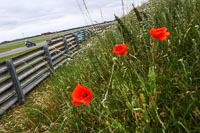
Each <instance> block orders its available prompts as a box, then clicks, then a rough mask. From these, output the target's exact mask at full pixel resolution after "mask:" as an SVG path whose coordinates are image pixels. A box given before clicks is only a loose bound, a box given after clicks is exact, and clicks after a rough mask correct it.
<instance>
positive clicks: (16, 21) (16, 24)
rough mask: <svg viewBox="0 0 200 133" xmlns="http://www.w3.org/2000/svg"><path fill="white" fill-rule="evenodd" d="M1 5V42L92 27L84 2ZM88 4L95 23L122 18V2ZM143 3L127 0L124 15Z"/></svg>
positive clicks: (22, 0) (11, 1)
mask: <svg viewBox="0 0 200 133" xmlns="http://www.w3.org/2000/svg"><path fill="white" fill-rule="evenodd" d="M0 1H1V4H0V18H1V19H0V42H2V41H8V40H13V39H17V38H23V37H27V36H32V35H38V34H41V33H44V32H54V31H59V30H65V29H69V28H74V27H78V26H83V25H87V24H91V21H90V20H89V18H88V15H87V12H86V10H85V8H84V4H83V0H0ZM85 2H86V4H87V7H88V10H89V12H90V15H91V17H92V21H93V23H95V22H94V21H96V22H103V21H107V20H113V19H114V14H116V15H118V16H122V14H123V10H122V1H121V0H85ZM141 2H144V0H124V5H125V13H127V12H128V11H130V9H131V4H132V3H134V4H135V5H138V4H139V3H141ZM78 5H80V7H79V6H78ZM80 8H81V9H80ZM81 10H82V11H83V12H81ZM101 12H102V15H101Z"/></svg>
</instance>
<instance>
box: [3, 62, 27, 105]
mask: <svg viewBox="0 0 200 133" xmlns="http://www.w3.org/2000/svg"><path fill="white" fill-rule="evenodd" d="M6 65H7V67H8V71H9V73H10V75H11V80H12V82H13V86H14V88H15V90H16V93H17V97H18V101H19V104H23V103H24V102H25V97H24V93H23V91H22V87H21V84H20V82H19V79H18V77H17V73H16V69H15V66H14V64H13V61H12V60H7V61H6Z"/></svg>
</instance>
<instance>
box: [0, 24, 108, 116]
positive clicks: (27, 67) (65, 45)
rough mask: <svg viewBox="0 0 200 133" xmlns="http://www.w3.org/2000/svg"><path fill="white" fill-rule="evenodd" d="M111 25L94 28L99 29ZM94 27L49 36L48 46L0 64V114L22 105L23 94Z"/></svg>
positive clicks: (38, 81) (85, 38) (84, 38)
mask: <svg viewBox="0 0 200 133" xmlns="http://www.w3.org/2000/svg"><path fill="white" fill-rule="evenodd" d="M110 25H111V24H107V25H103V26H100V25H99V26H98V27H95V32H101V31H102V30H103V29H105V28H106V27H109V26H110ZM93 29H94V27H92V28H88V29H87V30H81V31H78V32H76V33H69V34H66V35H64V36H60V37H57V38H53V39H52V40H51V42H50V43H48V45H46V46H43V47H40V48H37V49H35V50H33V51H31V52H28V53H26V54H23V55H21V56H18V57H15V58H12V59H10V60H7V61H5V62H2V63H0V115H2V114H3V113H4V112H5V111H6V110H7V109H9V108H10V107H11V106H12V105H14V104H15V103H17V102H18V103H19V104H23V103H24V102H25V95H26V94H27V93H28V92H29V91H31V90H32V89H33V88H34V87H35V86H36V85H38V84H39V83H40V82H42V81H43V80H44V79H46V78H47V77H48V76H49V75H50V74H51V73H53V72H54V71H55V70H56V69H57V68H58V67H59V66H61V65H62V64H64V63H66V62H67V57H66V55H71V56H73V55H74V54H75V53H77V52H78V51H79V50H80V48H81V46H80V43H81V42H83V41H85V40H87V39H88V38H90V37H92V36H93V35H94V34H95V33H94V31H93Z"/></svg>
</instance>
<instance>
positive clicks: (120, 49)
mask: <svg viewBox="0 0 200 133" xmlns="http://www.w3.org/2000/svg"><path fill="white" fill-rule="evenodd" d="M127 50H128V46H127V45H126V44H119V45H116V46H115V47H114V48H113V51H112V52H113V53H114V54H118V55H120V56H125V55H126V54H127Z"/></svg>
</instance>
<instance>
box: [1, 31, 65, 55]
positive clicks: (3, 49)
mask: <svg viewBox="0 0 200 133" xmlns="http://www.w3.org/2000/svg"><path fill="white" fill-rule="evenodd" d="M62 34H64V33H61V34H60V33H56V34H52V35H46V36H40V37H33V38H30V39H28V40H30V41H32V42H34V43H40V42H43V41H45V40H49V39H51V38H54V37H58V36H61V35H62ZM20 47H25V40H22V41H16V42H10V43H7V44H4V45H0V53H3V52H6V51H10V50H12V49H16V48H20Z"/></svg>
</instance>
